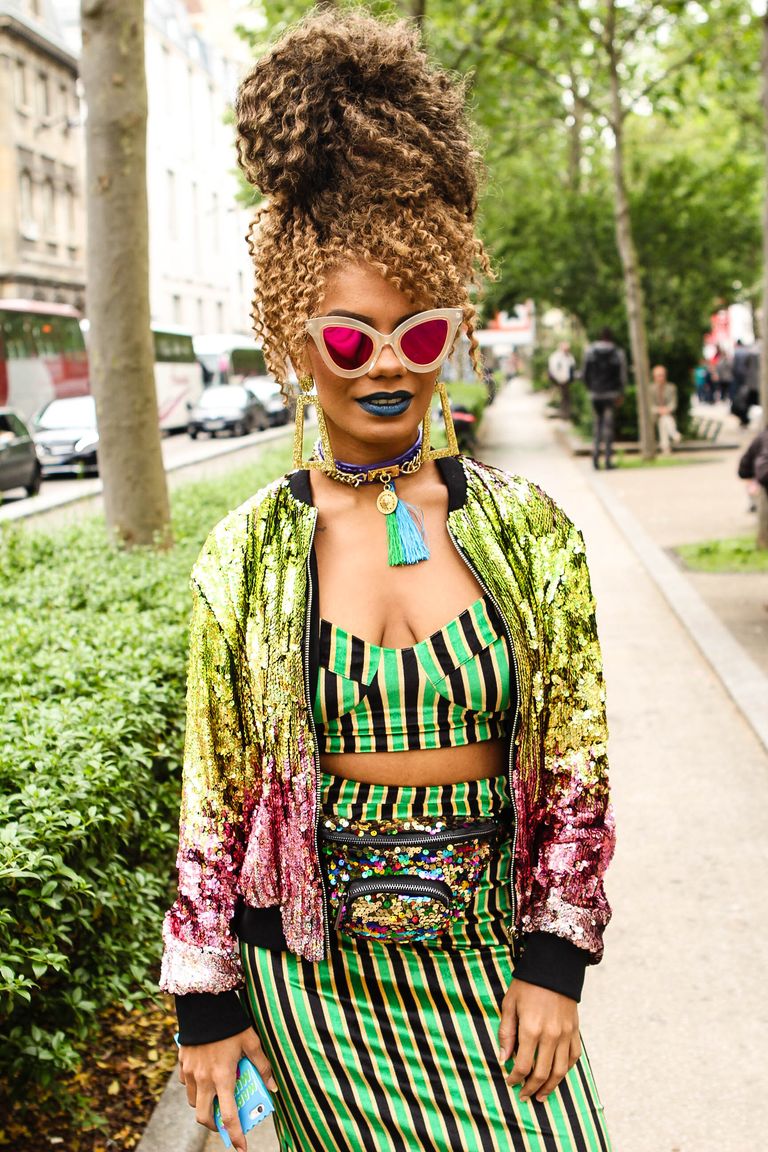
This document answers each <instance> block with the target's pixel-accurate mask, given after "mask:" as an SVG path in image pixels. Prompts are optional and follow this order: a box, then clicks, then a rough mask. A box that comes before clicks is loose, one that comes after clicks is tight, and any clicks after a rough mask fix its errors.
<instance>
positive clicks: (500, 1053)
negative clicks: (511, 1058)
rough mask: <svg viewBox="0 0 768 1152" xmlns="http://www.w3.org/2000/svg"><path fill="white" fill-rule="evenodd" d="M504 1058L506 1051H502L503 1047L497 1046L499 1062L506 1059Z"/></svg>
mask: <svg viewBox="0 0 768 1152" xmlns="http://www.w3.org/2000/svg"><path fill="white" fill-rule="evenodd" d="M506 1058H507V1054H506V1052H505V1051H504V1049H503V1048H499V1060H500V1061H501V1063H502V1064H503V1063H504V1061H505V1060H506Z"/></svg>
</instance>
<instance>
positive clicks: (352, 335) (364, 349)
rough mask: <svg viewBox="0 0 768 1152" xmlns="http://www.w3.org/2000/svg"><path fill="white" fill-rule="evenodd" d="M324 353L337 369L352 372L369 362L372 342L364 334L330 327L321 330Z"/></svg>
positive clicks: (333, 326)
mask: <svg viewBox="0 0 768 1152" xmlns="http://www.w3.org/2000/svg"><path fill="white" fill-rule="evenodd" d="M323 340H324V341H325V347H326V351H327V352H328V355H329V356H330V358H331V360H333V362H334V364H335V365H336V367H337V368H342V369H343V370H344V371H346V372H353V371H354V370H355V368H360V367H362V365H363V364H365V362H366V361H367V360H370V358H371V353H372V352H373V341H372V340H371V338H370V336H366V334H365V332H358V331H357V330H356V329H355V328H345V327H344V326H343V325H336V324H333V325H330V326H329V327H328V328H324V329H323Z"/></svg>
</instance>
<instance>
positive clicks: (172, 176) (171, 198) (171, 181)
mask: <svg viewBox="0 0 768 1152" xmlns="http://www.w3.org/2000/svg"><path fill="white" fill-rule="evenodd" d="M166 186H167V189H168V235H169V236H170V238H171V240H175V239H176V238H177V236H178V231H177V226H176V173H175V172H172V171H171V170H170V168H169V169H168V171H167V172H166Z"/></svg>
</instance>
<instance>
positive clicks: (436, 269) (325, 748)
mask: <svg viewBox="0 0 768 1152" xmlns="http://www.w3.org/2000/svg"><path fill="white" fill-rule="evenodd" d="M463 95H464V93H463V89H462V87H461V86H460V85H458V84H457V83H456V82H455V81H454V80H452V79H451V78H450V77H449V76H448V75H447V74H446V73H443V72H442V71H440V70H438V69H437V68H436V67H433V66H431V65H430V64H429V63H428V61H427V58H426V56H425V55H424V53H423V51H422V50H421V48H420V47H419V40H418V34H417V32H416V30H415V29H414V28H413V27H412V26H411V25H409V24H407V23H405V22H397V23H381V22H379V21H377V20H375V19H373V18H372V17H370V16H367V15H363V14H361V13H359V12H352V11H344V10H333V11H332V12H331V11H321V12H320V13H317V14H315V15H310V16H309V17H307V18H305V19H304V20H303V21H302V22H301V23H299V24H298V25H295V26H294V27H293V28H292V29H291V30H289V31H288V32H287V33H286V34H285V35H284V36H283V38H282V39H281V40H280V41H279V42H278V44H277V45H276V46H275V47H274V48H273V49H272V50H271V51H270V52H269V53H268V54H267V55H266V56H264V57H263V58H262V59H260V60H259V61H258V62H257V63H256V65H255V66H254V68H253V69H252V70H251V72H250V73H249V74H248V75H247V76H246V77H245V79H244V81H243V82H242V85H241V87H240V90H239V93H238V98H237V104H236V129H237V142H238V152H239V158H240V163H241V165H242V167H243V169H244V171H245V174H246V176H247V177H248V179H249V180H250V181H251V183H252V184H254V186H255V187H256V188H258V190H259V192H260V193H261V196H262V197H263V198H262V199H261V200H260V203H259V207H258V209H257V215H256V219H255V221H254V224H253V228H252V231H251V251H252V254H253V259H254V264H255V302H254V316H255V327H256V331H257V334H258V336H259V337H260V338H261V340H262V342H263V347H264V353H265V357H266V360H267V363H268V365H269V367H270V369H271V371H272V372H273V373H274V374H275V376H276V377H277V378H278V379H279V380H280V381H281V383H282V384H283V385H284V387H285V388H286V389H287V387H288V366H289V364H291V365H293V367H294V368H295V371H296V373H297V375H298V376H299V378H300V387H301V394H300V397H299V403H298V406H297V425H296V440H295V459H294V465H295V467H294V470H293V471H292V472H290V473H289V474H288V475H286V476H283V477H281V478H279V479H278V480H276V481H275V482H274V483H273V484H271V485H270V486H268V487H267V488H265V489H264V490H262V491H261V492H259V493H257V494H256V495H255V496H253V497H252V498H251V499H250V500H249V501H247V502H246V504H244V505H243V506H242V507H241V508H239V509H237V510H235V511H234V512H232V513H230V514H229V515H228V516H227V517H226V518H225V519H224V520H223V521H222V522H221V523H220V524H219V525H218V526H217V527H216V528H214V529H213V531H212V533H211V535H210V537H209V539H208V541H207V543H206V544H205V546H204V548H203V551H202V553H201V555H200V558H199V560H198V562H197V564H196V565H195V568H194V570H193V576H192V588H193V603H194V607H193V615H192V623H191V639H190V663H189V678H188V717H187V735H186V751H185V763H184V777H183V796H182V808H181V835H180V848H179V855H178V863H179V872H180V875H179V894H178V898H177V900H176V902H175V904H174V906H173V908H172V909H171V910H170V912H169V913H168V915H167V917H166V921H165V928H164V937H165V952H164V959H163V970H162V986H163V988H165V989H166V990H168V991H170V992H173V993H175V994H176V1003H177V1010H178V1015H179V1028H180V1045H181V1047H180V1069H181V1078H182V1080H183V1082H184V1083H185V1084H186V1088H187V1096H188V1099H189V1101H190V1104H191V1105H193V1106H194V1107H195V1111H196V1115H197V1118H198V1120H199V1121H200V1123H202V1124H204V1125H207V1126H208V1127H211V1126H212V1121H211V1108H212V1101H213V1097H214V1095H217V1096H218V1098H219V1102H220V1105H221V1110H222V1115H223V1119H224V1122H225V1124H226V1125H227V1128H228V1129H229V1132H230V1135H231V1136H232V1138H233V1141H234V1145H235V1147H236V1148H237V1149H238V1150H240V1152H243V1150H244V1149H245V1148H246V1141H245V1139H244V1136H243V1134H242V1132H241V1130H240V1126H239V1122H238V1120H237V1113H236V1110H235V1105H234V1100H233V1089H234V1085H235V1068H236V1065H237V1062H238V1059H239V1058H240V1057H241V1055H242V1054H243V1053H245V1054H246V1055H247V1056H249V1057H250V1058H251V1059H252V1060H253V1062H254V1063H255V1064H256V1066H257V1067H258V1069H259V1071H260V1072H261V1074H262V1076H263V1077H264V1078H265V1081H266V1083H267V1086H268V1087H269V1088H270V1090H271V1091H273V1092H274V1104H275V1123H276V1130H277V1134H278V1139H279V1142H280V1147H281V1148H283V1149H286V1150H288V1149H290V1150H291V1152H304V1150H310V1149H311V1150H316V1152H325V1150H327V1149H330V1148H346V1149H358V1148H376V1149H380V1150H389V1152H401V1150H402V1149H408V1150H409V1152H418V1150H419V1149H424V1150H426V1149H430V1150H431V1152H449V1150H450V1152H453V1150H455V1149H457V1148H481V1147H482V1148H490V1147H493V1148H498V1149H509V1150H512V1149H517V1148H520V1147H522V1146H523V1144H526V1145H527V1144H529V1143H530V1142H534V1143H535V1144H536V1145H537V1146H539V1145H541V1147H542V1148H543V1147H544V1146H545V1144H547V1145H548V1144H550V1143H552V1144H553V1146H554V1144H555V1143H556V1144H557V1145H558V1147H560V1148H563V1149H569V1150H570V1152H587V1150H588V1149H589V1150H593V1149H598V1148H599V1149H602V1150H606V1149H608V1148H609V1141H608V1136H607V1134H606V1130H605V1122H604V1118H603V1114H602V1109H601V1105H600V1103H599V1100H598V1097H597V1094H596V1091H595V1087H594V1083H593V1080H592V1074H591V1070H590V1067H589V1064H588V1062H587V1058H586V1055H585V1054H584V1052H583V1050H582V1048H581V1043H580V1040H579V1033H578V1006H577V1002H578V1000H579V997H580V993H581V987H582V981H583V978H584V972H585V968H586V966H587V965H588V964H590V963H592V962H596V961H597V960H599V959H600V956H601V953H602V932H603V928H604V927H605V924H606V922H607V920H608V917H609V908H608V904H607V902H606V898H605V893H604V890H603V873H604V871H605V868H606V866H607V864H608V862H609V859H610V856H611V852H612V846H613V831H612V818H611V812H610V808H609V806H608V795H607V775H606V773H607V764H606V751H605V749H606V726H605V699H604V688H603V679H602V670H601V661H600V651H599V644H598V639H597V634H596V628H595V614H594V603H593V599H592V594H591V591H590V583H589V574H588V569H587V564H586V559H585V553H584V544H583V540H582V538H581V535H580V534H579V532H578V531H577V530H576V529H575V528H574V526H573V525H572V524H571V523H570V521H569V520H568V519H567V517H566V516H565V514H564V513H563V512H562V510H561V509H560V508H559V507H557V506H556V505H555V504H554V502H553V501H552V500H551V499H550V498H549V497H547V496H546V495H545V494H544V493H543V492H542V491H541V490H540V489H539V488H538V487H537V486H536V485H535V484H533V483H529V482H526V481H525V480H523V479H521V478H519V477H512V476H510V475H508V474H506V473H504V472H501V471H499V470H497V469H494V468H491V467H488V466H485V465H482V464H481V463H479V462H477V461H475V460H472V459H470V458H468V457H460V456H458V455H457V454H456V445H455V439H454V437H453V435H452V432H451V424H450V415H449V412H448V403H447V396H446V395H445V391H444V386H443V385H442V384H441V382H440V370H441V366H442V365H443V363H444V361H445V359H446V357H447V356H448V355H449V354H450V352H451V349H452V347H453V345H454V342H455V341H456V339H457V337H458V334H459V331H460V330H462V329H463V331H464V332H465V333H466V335H467V337H468V339H469V341H470V346H472V347H473V348H474V353H473V355H474V361H475V368H476V370H477V371H478V373H480V371H481V362H480V359H479V354H478V351H477V349H476V348H475V346H474V331H475V311H474V308H473V305H472V296H471V294H470V289H471V285H472V284H473V283H477V282H478V281H479V279H480V274H481V272H482V271H483V270H484V269H486V268H487V261H486V258H485V256H484V253H483V249H482V245H481V244H480V241H479V239H478V238H477V236H476V233H475V230H474V221H475V212H476V206H477V195H476V186H477V185H476V180H477V170H476V162H477V158H476V153H475V150H474V145H473V136H472V133H471V130H470V127H469V124H468V121H467V119H466V112H465V110H464V102H463ZM434 399H437V400H438V401H439V402H440V405H441V407H442V408H443V411H444V412H445V413H446V432H447V446H446V447H444V448H440V449H436V448H435V447H434V446H433V445H432V442H431V437H430V410H431V407H432V404H433V400H434ZM309 403H311V404H313V405H314V406H315V408H316V410H317V415H318V423H319V430H320V438H319V441H318V443H317V444H316V446H315V448H314V450H313V451H312V453H311V454H310V456H309V459H304V452H303V411H304V407H305V406H306V405H307V404H309ZM240 993H242V998H241V995H240Z"/></svg>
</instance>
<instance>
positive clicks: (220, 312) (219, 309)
mask: <svg viewBox="0 0 768 1152" xmlns="http://www.w3.org/2000/svg"><path fill="white" fill-rule="evenodd" d="M216 328H217V330H218V331H219V332H223V331H224V305H223V303H222V302H221V300H217V301H216Z"/></svg>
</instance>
